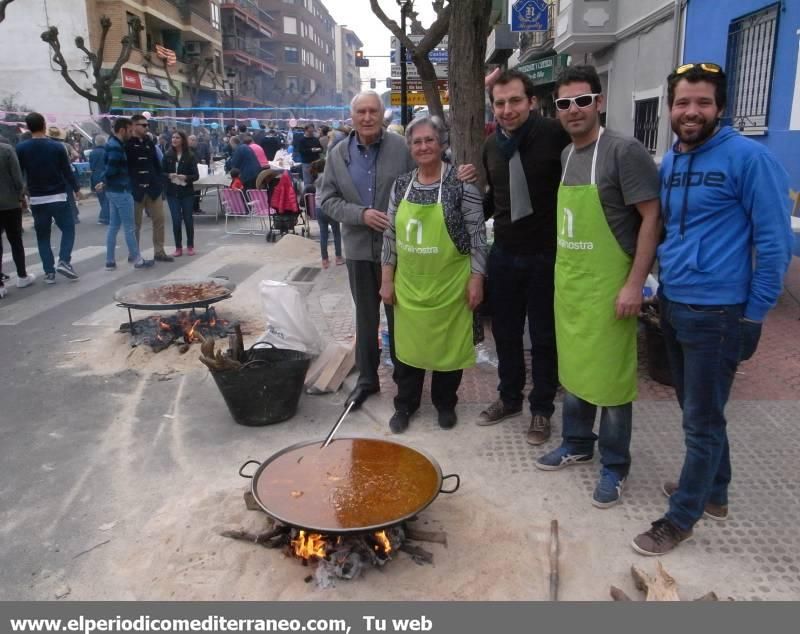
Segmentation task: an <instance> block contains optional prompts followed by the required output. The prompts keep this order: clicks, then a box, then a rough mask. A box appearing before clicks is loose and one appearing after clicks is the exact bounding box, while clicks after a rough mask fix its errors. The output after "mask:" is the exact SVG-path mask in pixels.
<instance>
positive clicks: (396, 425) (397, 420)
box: [389, 412, 411, 434]
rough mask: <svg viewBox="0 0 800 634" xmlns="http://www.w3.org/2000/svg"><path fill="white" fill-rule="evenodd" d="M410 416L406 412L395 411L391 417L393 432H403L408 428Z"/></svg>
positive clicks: (390, 423)
mask: <svg viewBox="0 0 800 634" xmlns="http://www.w3.org/2000/svg"><path fill="white" fill-rule="evenodd" d="M410 418H411V417H410V416H409V415H408V414H406V413H405V412H395V413H394V415H393V416H392V417H391V418H390V419H389V429H391V430H392V433H393V434H402V433H403V432H404V431H405V430H406V429H408V420H409V419H410Z"/></svg>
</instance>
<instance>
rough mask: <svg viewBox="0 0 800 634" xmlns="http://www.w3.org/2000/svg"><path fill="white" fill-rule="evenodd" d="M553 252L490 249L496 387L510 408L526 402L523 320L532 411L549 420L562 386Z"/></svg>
mask: <svg viewBox="0 0 800 634" xmlns="http://www.w3.org/2000/svg"><path fill="white" fill-rule="evenodd" d="M554 271H555V254H533V255H511V254H509V253H504V252H503V251H502V250H501V249H500V248H499V247H498V246H497V245H496V244H495V245H494V246H493V247H492V250H491V252H490V253H489V262H488V271H487V272H488V278H489V279H488V282H489V306H490V308H491V311H492V335H493V336H494V342H495V346H496V347H497V359H498V366H497V374H498V377H499V379H500V384H499V385H498V388H497V389H498V390H499V392H500V398H501V399H502V401H503V403H505V404H506V405H507V406H509V407H519V406H520V405H522V399H523V395H522V390H523V389H524V388H525V356H524V352H523V349H522V335H523V331H524V330H525V318H526V317H527V318H528V331H529V334H530V338H531V378H532V380H533V390H531V393H530V396H529V400H530V404H531V413H532V414H540V415H542V416H546V417H547V418H549V417H550V416H552V415H553V411H554V409H555V407H554V406H553V399H554V398H555V396H556V389H557V388H558V360H557V357H556V331H555V317H554V312H553V293H554V287H553V284H554V277H553V276H554Z"/></svg>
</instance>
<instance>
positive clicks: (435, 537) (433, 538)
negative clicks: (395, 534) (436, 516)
mask: <svg viewBox="0 0 800 634" xmlns="http://www.w3.org/2000/svg"><path fill="white" fill-rule="evenodd" d="M403 531H404V532H405V534H406V538H407V539H411V540H413V541H415V542H432V543H435V544H442V545H443V546H444V547H445V548H446V547H447V533H445V532H442V531H423V530H419V529H418V528H412V527H410V526H404V527H403Z"/></svg>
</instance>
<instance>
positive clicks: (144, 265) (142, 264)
mask: <svg viewBox="0 0 800 634" xmlns="http://www.w3.org/2000/svg"><path fill="white" fill-rule="evenodd" d="M153 264H155V262H153V260H139V261H138V262H137V263H136V264H134V265H133V268H135V269H149V268H150V267H151V266H153Z"/></svg>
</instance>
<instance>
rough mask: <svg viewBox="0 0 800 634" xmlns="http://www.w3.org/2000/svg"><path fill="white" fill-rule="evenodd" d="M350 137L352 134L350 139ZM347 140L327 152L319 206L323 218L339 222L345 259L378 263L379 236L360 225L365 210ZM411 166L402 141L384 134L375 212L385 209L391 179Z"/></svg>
mask: <svg viewBox="0 0 800 634" xmlns="http://www.w3.org/2000/svg"><path fill="white" fill-rule="evenodd" d="M354 134H355V132H352V133H351V137H352V135H354ZM349 141H350V139H349V138H346V139H344V140H342V142H341V143H337V144H336V146H335V147H334V148H333V149H331V150H329V151H328V159H327V161H326V162H325V179H324V182H323V185H322V193H321V195H320V196H319V198H320V205H321V206H322V210H323V212H325V215H326V216H329V217H330V218H332V219H333V220H338V221H339V222H341V223H342V238H343V240H344V248H345V251H346V252H347V253H346V256H347V258H348V259H349V260H367V261H370V262H380V261H381V249H382V248H383V234H382V233H380V232H378V231H375V230H374V229H370V228H369V227H368V226H367V225H366V224H364V210H365V209H367V207H366V206H365V205H364V204H362V203H361V199H360V197H359V195H358V191H357V190H356V186H355V184H354V183H353V179H352V178H351V177H350V171H349V164H350V154H349V148H350V142H349ZM414 167H415V164H414V161H413V160H412V159H411V153H410V152H409V151H408V147H407V146H406V141H405V139H404V138H403V137H401V136H399V135H396V134H387V133H385V132H384V133H383V138H382V139H381V151H380V153H379V154H378V164H377V166H376V171H377V174H376V181H377V184H376V188H375V206H374V208H375V209H379V210H381V211H386V210H387V209H388V208H389V194H390V193H391V191H392V184H393V183H394V181H395V179H396V178H397V177H398V176H400V175H401V174H405V173H406V172H410V171H411V170H413V169H414Z"/></svg>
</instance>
